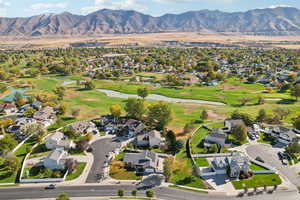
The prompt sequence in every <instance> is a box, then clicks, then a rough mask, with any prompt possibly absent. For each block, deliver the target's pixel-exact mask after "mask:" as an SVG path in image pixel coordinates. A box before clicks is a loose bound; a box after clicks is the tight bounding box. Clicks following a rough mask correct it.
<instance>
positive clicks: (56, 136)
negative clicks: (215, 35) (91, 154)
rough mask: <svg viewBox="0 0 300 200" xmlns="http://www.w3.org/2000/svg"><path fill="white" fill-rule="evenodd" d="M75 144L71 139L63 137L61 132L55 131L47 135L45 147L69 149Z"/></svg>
mask: <svg viewBox="0 0 300 200" xmlns="http://www.w3.org/2000/svg"><path fill="white" fill-rule="evenodd" d="M74 147H75V144H74V143H73V141H71V140H67V139H65V136H64V134H63V133H61V132H56V133H53V134H52V135H50V136H49V137H47V139H46V148H47V149H51V150H53V149H57V148H60V149H65V150H67V149H71V148H74Z"/></svg>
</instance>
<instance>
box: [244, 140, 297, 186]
mask: <svg viewBox="0 0 300 200" xmlns="http://www.w3.org/2000/svg"><path fill="white" fill-rule="evenodd" d="M246 151H247V154H248V155H249V156H250V157H252V158H253V159H255V158H256V157H257V156H259V157H261V158H262V159H263V160H264V161H265V162H266V163H267V164H269V165H271V166H273V167H274V168H276V169H277V170H279V171H280V172H281V173H282V174H283V175H284V176H286V177H287V178H288V179H289V180H290V181H291V182H292V183H293V184H294V185H296V186H300V176H299V175H298V172H296V171H294V169H293V168H291V167H289V166H286V165H283V164H282V163H281V161H280V160H279V157H278V155H277V153H278V152H279V151H282V148H275V147H271V146H269V145H264V144H257V145H251V146H249V147H247V148H246Z"/></svg>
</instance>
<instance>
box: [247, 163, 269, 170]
mask: <svg viewBox="0 0 300 200" xmlns="http://www.w3.org/2000/svg"><path fill="white" fill-rule="evenodd" d="M250 169H251V170H252V171H261V170H267V169H266V168H264V167H262V166H260V165H257V164H254V163H252V164H251V165H250Z"/></svg>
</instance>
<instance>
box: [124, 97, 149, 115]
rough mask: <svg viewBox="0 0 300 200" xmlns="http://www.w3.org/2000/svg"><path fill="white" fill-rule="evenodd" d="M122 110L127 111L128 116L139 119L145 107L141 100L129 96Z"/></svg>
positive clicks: (144, 111)
mask: <svg viewBox="0 0 300 200" xmlns="http://www.w3.org/2000/svg"><path fill="white" fill-rule="evenodd" d="M124 110H125V111H126V112H127V116H128V117H130V118H134V119H139V120H141V119H142V118H143V115H144V114H145V113H146V110H147V109H146V106H145V102H144V101H143V100H141V99H136V98H129V99H127V101H126V104H125V108H124Z"/></svg>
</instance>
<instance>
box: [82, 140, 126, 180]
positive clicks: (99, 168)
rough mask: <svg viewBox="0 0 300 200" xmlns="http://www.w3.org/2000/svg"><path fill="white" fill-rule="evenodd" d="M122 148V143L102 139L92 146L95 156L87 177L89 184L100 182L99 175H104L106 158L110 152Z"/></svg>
mask: <svg viewBox="0 0 300 200" xmlns="http://www.w3.org/2000/svg"><path fill="white" fill-rule="evenodd" d="M120 147H121V143H119V142H114V141H113V139H112V138H106V139H101V140H98V141H96V142H94V143H93V144H92V145H91V148H92V149H93V151H92V154H93V156H94V162H93V166H92V168H91V170H90V172H89V175H88V177H87V180H86V182H87V183H97V182H98V179H97V176H98V174H103V169H104V162H105V161H106V160H107V158H106V156H107V155H108V154H109V152H112V151H114V150H115V149H117V148H120Z"/></svg>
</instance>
